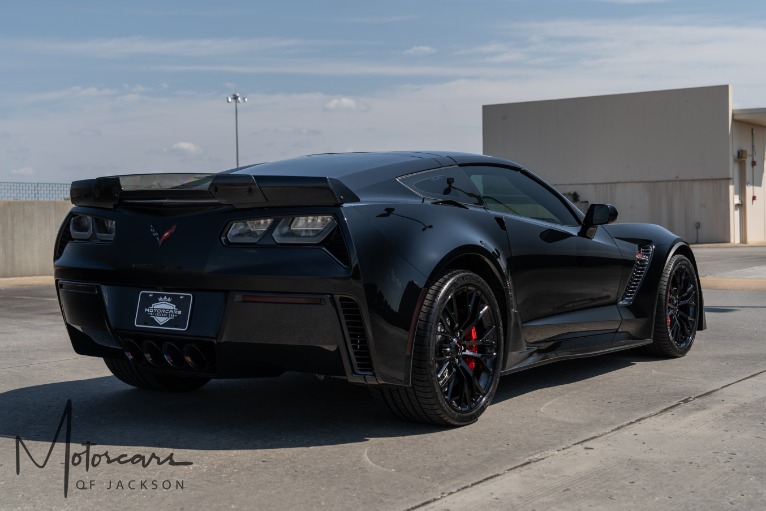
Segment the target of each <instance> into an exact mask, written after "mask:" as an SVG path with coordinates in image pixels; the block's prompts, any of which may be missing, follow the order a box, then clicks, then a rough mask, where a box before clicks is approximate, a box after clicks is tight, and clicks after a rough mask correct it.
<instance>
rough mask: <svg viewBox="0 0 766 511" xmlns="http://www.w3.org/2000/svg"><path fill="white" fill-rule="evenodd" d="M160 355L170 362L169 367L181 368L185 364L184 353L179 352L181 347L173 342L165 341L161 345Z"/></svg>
mask: <svg viewBox="0 0 766 511" xmlns="http://www.w3.org/2000/svg"><path fill="white" fill-rule="evenodd" d="M162 355H163V356H164V357H165V361H166V362H167V363H168V364H170V366H171V367H174V368H176V369H183V367H184V366H185V365H186V363H185V362H184V355H183V353H181V349H180V348H179V347H178V346H176V345H175V344H172V343H169V342H166V343H164V344H163V345H162Z"/></svg>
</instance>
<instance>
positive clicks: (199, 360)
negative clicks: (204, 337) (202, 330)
mask: <svg viewBox="0 0 766 511" xmlns="http://www.w3.org/2000/svg"><path fill="white" fill-rule="evenodd" d="M184 360H186V363H187V364H189V367H191V368H192V369H194V370H195V371H204V370H205V369H207V357H205V354H204V353H202V350H201V349H199V348H198V347H197V346H195V345H194V344H187V345H186V346H184Z"/></svg>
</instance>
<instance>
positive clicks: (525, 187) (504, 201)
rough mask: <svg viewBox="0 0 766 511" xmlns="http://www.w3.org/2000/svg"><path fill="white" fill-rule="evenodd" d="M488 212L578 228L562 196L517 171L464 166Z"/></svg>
mask: <svg viewBox="0 0 766 511" xmlns="http://www.w3.org/2000/svg"><path fill="white" fill-rule="evenodd" d="M463 170H464V171H465V172H466V174H467V175H468V177H469V178H470V180H471V181H472V182H473V184H474V185H475V186H476V188H477V189H478V190H479V193H480V194H481V196H482V198H483V199H484V204H485V205H486V207H487V208H488V209H491V210H493V211H498V212H500V213H510V214H512V215H518V216H523V217H527V218H534V219H536V220H543V221H545V222H551V223H555V224H561V225H579V222H578V221H577V218H576V217H575V216H574V215H573V214H572V212H571V211H569V208H567V207H566V205H564V203H563V202H562V201H561V199H560V198H559V197H557V196H556V195H555V194H554V193H552V192H551V191H550V190H548V189H547V188H546V187H545V186H543V185H541V184H540V183H538V182H537V181H535V180H534V179H532V178H530V177H528V176H525V175H524V174H522V173H521V172H520V171H518V170H513V169H507V168H501V167H464V168H463Z"/></svg>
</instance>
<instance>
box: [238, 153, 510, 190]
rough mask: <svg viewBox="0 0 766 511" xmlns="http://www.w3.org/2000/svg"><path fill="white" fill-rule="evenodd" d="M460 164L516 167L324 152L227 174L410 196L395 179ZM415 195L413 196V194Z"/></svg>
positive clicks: (477, 159)
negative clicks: (318, 181) (328, 182)
mask: <svg viewBox="0 0 766 511" xmlns="http://www.w3.org/2000/svg"><path fill="white" fill-rule="evenodd" d="M460 164H494V165H509V166H517V167H518V165H516V164H515V163H513V162H510V161H508V160H502V159H500V158H494V157H492V156H484V155H480V154H469V153H457V152H445V151H409V152H404V151H403V152H377V153H326V154H312V155H308V156H300V157H298V158H291V159H288V160H280V161H275V162H270V163H261V164H257V165H250V166H248V167H241V168H238V169H232V170H230V171H228V172H230V173H236V174H250V175H253V176H256V179H257V178H258V177H261V176H292V177H308V178H330V179H337V180H338V181H340V182H341V183H343V184H344V185H345V186H347V187H348V188H349V189H350V190H352V191H353V192H354V193H355V194H356V195H357V196H359V197H360V198H362V199H363V200H364V199H367V200H370V199H373V198H375V197H378V198H380V197H381V196H386V197H389V198H390V197H393V196H398V197H402V196H409V195H413V192H412V191H410V190H409V189H406V188H404V187H402V186H397V184H396V178H397V177H399V176H404V175H408V174H414V173H417V172H422V171H425V170H430V169H436V168H440V167H451V166H454V165H460ZM413 196H414V195H413Z"/></svg>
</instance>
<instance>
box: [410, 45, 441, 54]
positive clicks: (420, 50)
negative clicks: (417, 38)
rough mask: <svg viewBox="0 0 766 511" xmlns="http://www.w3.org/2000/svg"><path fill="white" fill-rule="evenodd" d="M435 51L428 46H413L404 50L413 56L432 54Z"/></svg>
mask: <svg viewBox="0 0 766 511" xmlns="http://www.w3.org/2000/svg"><path fill="white" fill-rule="evenodd" d="M434 53H436V48H431V47H430V46H413V47H412V48H410V49H409V50H405V51H404V54H405V55H414V56H421V55H433V54H434Z"/></svg>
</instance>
